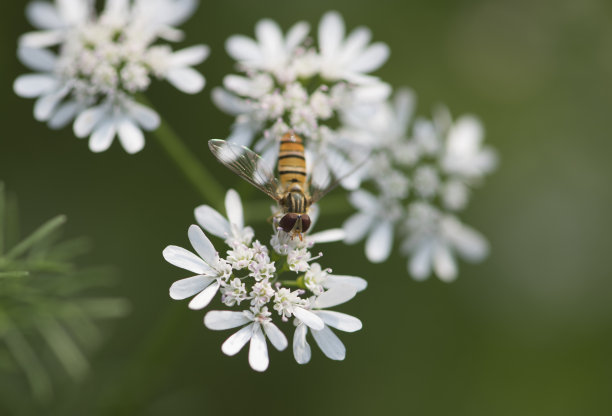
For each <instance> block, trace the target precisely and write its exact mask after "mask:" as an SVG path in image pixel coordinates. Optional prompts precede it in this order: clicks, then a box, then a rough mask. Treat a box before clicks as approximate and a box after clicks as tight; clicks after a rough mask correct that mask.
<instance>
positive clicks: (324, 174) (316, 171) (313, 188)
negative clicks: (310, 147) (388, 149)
mask: <svg viewBox="0 0 612 416" xmlns="http://www.w3.org/2000/svg"><path fill="white" fill-rule="evenodd" d="M311 159H312V158H311ZM368 159H369V155H368V156H366V157H362V158H361V159H360V162H359V163H354V162H352V161H350V160H349V158H348V157H347V156H345V155H342V154H341V153H339V152H336V151H333V150H331V149H327V151H326V154H325V155H320V156H319V157H317V158H316V160H315V163H314V164H313V165H312V168H311V169H310V172H311V174H310V202H311V204H314V203H316V202H317V201H319V200H320V199H321V198H323V197H324V196H325V195H326V194H327V193H328V192H329V191H331V190H332V189H334V188H335V187H336V186H338V185H339V184H340V183H341V182H342V181H344V180H346V179H347V178H349V177H352V176H353V175H355V176H356V177H357V175H358V173H357V171H358V170H360V168H362V167H364V166H365V165H366V163H367V161H368ZM357 186H359V180H357V182H356V183H355V184H354V187H357Z"/></svg>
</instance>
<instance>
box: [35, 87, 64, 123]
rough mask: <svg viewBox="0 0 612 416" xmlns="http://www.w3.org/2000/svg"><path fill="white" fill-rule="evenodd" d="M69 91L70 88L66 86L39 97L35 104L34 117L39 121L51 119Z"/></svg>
mask: <svg viewBox="0 0 612 416" xmlns="http://www.w3.org/2000/svg"><path fill="white" fill-rule="evenodd" d="M69 91H70V88H69V87H67V86H66V87H64V88H61V89H59V90H57V91H53V92H52V93H49V94H45V95H42V96H41V97H40V98H38V100H36V104H34V118H35V119H36V120H38V121H47V120H49V119H50V118H51V116H52V115H53V112H54V110H55V108H56V107H57V105H58V104H59V103H60V101H61V100H63V99H64V97H65V96H66V95H67V94H68V92H69Z"/></svg>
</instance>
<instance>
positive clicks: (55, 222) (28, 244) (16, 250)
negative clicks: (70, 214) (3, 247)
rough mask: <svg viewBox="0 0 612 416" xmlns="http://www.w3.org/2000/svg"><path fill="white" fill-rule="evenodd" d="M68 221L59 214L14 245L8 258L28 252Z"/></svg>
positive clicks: (7, 255)
mask: <svg viewBox="0 0 612 416" xmlns="http://www.w3.org/2000/svg"><path fill="white" fill-rule="evenodd" d="M65 222H66V216H65V215H58V216H57V217H54V218H52V219H50V220H49V221H47V222H46V223H44V224H43V225H41V226H40V227H39V228H38V229H37V230H36V231H34V232H33V233H32V234H30V235H29V236H28V237H26V238H25V239H24V240H22V241H21V242H20V243H19V244H17V245H16V246H15V247H13V248H12V249H11V250H10V251H9V252H8V253H7V254H6V258H7V259H15V258H16V257H19V256H21V255H22V254H24V253H26V252H27V251H28V250H29V249H31V248H32V247H33V246H35V245H36V244H37V243H39V242H40V241H42V240H44V239H45V238H46V237H48V236H49V235H51V234H53V233H54V232H56V231H57V230H59V228H60V227H61V226H62V225H64V223H65Z"/></svg>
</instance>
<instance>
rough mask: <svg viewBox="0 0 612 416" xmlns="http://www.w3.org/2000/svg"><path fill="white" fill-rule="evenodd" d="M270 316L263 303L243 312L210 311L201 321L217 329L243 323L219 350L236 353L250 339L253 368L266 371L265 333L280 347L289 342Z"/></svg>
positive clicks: (285, 346)
mask: <svg viewBox="0 0 612 416" xmlns="http://www.w3.org/2000/svg"><path fill="white" fill-rule="evenodd" d="M269 316H270V312H268V308H267V307H265V306H264V307H262V308H261V309H258V308H251V310H250V311H243V312H234V311H210V312H208V313H207V314H206V316H205V317H204V325H206V327H207V328H208V329H212V330H216V331H220V330H224V329H230V328H236V327H239V326H241V325H245V324H246V325H245V326H243V327H242V328H241V329H240V330H239V331H238V332H236V333H235V334H234V335H232V336H231V337H229V338H228V339H227V340H226V341H225V342H224V343H223V345H222V346H221V350H222V351H223V353H225V354H227V355H229V356H232V355H236V354H237V353H238V352H239V351H240V350H241V349H242V347H244V346H245V345H246V343H247V342H249V341H250V346H249V364H250V365H251V368H252V369H253V370H255V371H265V370H266V369H267V368H268V364H269V363H270V360H269V358H268V347H267V346H266V336H267V337H268V339H269V340H270V343H271V344H272V345H273V346H274V348H276V349H277V350H279V351H282V350H284V349H285V348H287V344H288V342H287V338H286V337H285V335H284V334H283V333H282V332H281V330H280V329H278V327H277V326H276V325H274V324H273V323H272V320H271V319H270V317H269ZM264 334H265V335H264Z"/></svg>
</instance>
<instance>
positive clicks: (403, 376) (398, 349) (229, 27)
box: [0, 0, 612, 416]
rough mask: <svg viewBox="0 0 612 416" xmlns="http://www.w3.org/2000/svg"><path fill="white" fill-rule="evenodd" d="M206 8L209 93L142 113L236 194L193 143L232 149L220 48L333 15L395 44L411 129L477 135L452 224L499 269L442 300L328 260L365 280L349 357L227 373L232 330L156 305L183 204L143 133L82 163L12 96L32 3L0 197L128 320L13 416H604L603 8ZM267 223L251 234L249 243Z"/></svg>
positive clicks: (175, 96)
mask: <svg viewBox="0 0 612 416" xmlns="http://www.w3.org/2000/svg"><path fill="white" fill-rule="evenodd" d="M203 3H204V4H201V5H200V8H199V9H198V11H197V14H196V15H195V16H194V17H193V18H191V19H190V20H189V21H188V22H187V23H186V24H185V25H184V26H183V29H184V30H185V31H186V33H187V34H188V36H187V39H186V41H185V43H184V44H185V45H192V44H195V43H206V44H208V45H210V46H211V48H212V55H211V57H210V58H209V59H208V60H207V61H206V62H205V63H204V64H202V65H201V66H200V67H199V69H200V70H201V71H202V72H203V73H204V74H205V75H206V77H207V87H206V89H205V91H204V92H203V93H201V94H199V95H197V96H186V95H184V94H181V93H179V92H177V91H176V90H174V89H173V88H172V87H171V86H169V85H168V84H162V83H158V84H155V85H154V86H153V87H152V88H151V89H150V90H149V93H148V97H149V98H150V100H151V101H152V103H153V104H154V105H155V107H156V109H157V110H158V111H159V112H160V113H161V114H162V115H163V116H164V117H165V118H166V119H167V121H168V122H169V123H170V124H171V125H172V126H173V127H174V128H175V130H176V131H177V132H178V133H179V134H180V135H181V136H182V137H183V138H184V139H185V140H186V142H187V144H188V146H189V147H190V148H191V149H192V150H193V151H194V152H196V153H197V155H198V157H199V158H200V159H201V160H202V161H204V163H206V164H207V165H209V166H210V168H211V169H213V170H214V172H216V173H218V174H219V178H220V181H221V182H222V183H223V185H224V187H230V186H233V187H238V189H239V190H245V191H246V190H248V186H243V184H242V183H239V182H238V179H237V178H236V177H234V176H232V175H229V174H228V173H227V172H226V171H225V170H224V168H223V167H221V166H220V165H219V164H217V163H216V161H214V160H213V158H212V157H211V155H210V154H209V152H208V150H207V146H206V141H207V140H208V139H210V138H223V137H225V136H226V135H227V133H228V131H229V126H230V123H231V118H230V117H228V116H226V115H223V114H222V113H221V112H220V111H219V110H217V109H216V108H215V107H214V106H213V105H212V103H211V101H210V98H209V97H210V91H211V87H213V86H217V85H220V83H221V79H222V77H223V76H224V75H225V74H227V73H229V72H231V71H233V68H232V61H231V60H230V59H229V58H228V57H227V55H226V53H225V51H224V41H225V39H226V38H227V37H228V36H230V35H232V34H235V33H242V34H247V35H249V36H252V34H253V27H254V24H255V23H256V21H257V20H259V19H261V18H264V17H270V18H273V19H275V20H277V21H278V22H280V23H281V25H282V26H283V28H284V29H287V28H288V27H289V26H290V25H291V24H293V23H294V22H295V21H297V20H300V19H305V20H308V21H309V22H310V23H311V24H312V26H313V28H316V24H317V23H318V21H319V19H320V17H321V16H322V14H323V13H324V12H325V11H327V10H330V9H336V10H338V11H340V12H341V13H342V14H343V16H344V18H345V21H346V24H347V27H348V28H349V29H352V28H354V27H356V26H359V25H366V26H369V27H370V28H371V29H372V31H373V34H374V40H377V41H384V42H387V43H388V44H389V46H390V48H391V52H392V53H391V57H390V59H389V61H388V62H387V64H386V65H385V66H384V67H383V68H382V69H381V70H380V71H379V72H378V75H380V76H381V77H382V78H383V79H385V80H386V81H388V82H389V83H391V84H392V85H393V86H395V87H399V86H403V85H408V86H410V87H412V88H413V89H414V90H415V92H416V93H417V96H418V107H417V113H418V114H421V115H429V114H430V110H431V109H432V108H433V106H434V105H436V104H438V103H441V102H443V103H445V104H447V105H448V106H449V108H450V109H451V111H452V112H453V114H454V115H459V114H463V113H474V114H477V115H478V116H480V117H481V119H482V120H483V122H484V124H485V127H486V131H487V141H488V143H489V144H491V145H493V146H494V147H496V148H497V149H498V151H499V154H500V156H501V165H500V169H499V170H498V172H496V173H495V174H494V175H493V176H491V177H490V178H489V179H488V180H487V183H486V184H485V186H484V187H483V188H481V189H479V190H478V191H476V192H475V194H474V198H473V200H472V202H471V206H470V207H469V208H468V210H467V211H466V212H465V215H464V216H463V218H464V220H465V221H466V222H467V223H468V224H471V225H473V226H474V227H475V228H477V229H479V230H481V231H482V232H483V233H484V234H485V235H486V236H487V237H488V238H489V240H490V242H491V246H492V253H491V255H490V257H489V258H488V259H487V260H486V261H485V262H484V263H483V264H480V265H475V266H474V265H466V264H462V265H461V272H460V277H459V279H458V280H457V281H456V282H455V283H452V284H450V285H449V284H445V283H442V282H440V281H439V280H437V279H435V278H434V279H430V280H428V281H426V282H424V283H417V282H414V281H413V280H412V279H411V278H409V277H408V275H407V272H406V265H405V260H404V259H403V258H401V257H399V256H394V257H393V259H392V260H391V261H389V262H387V263H385V264H384V265H371V264H369V263H368V262H367V260H365V258H364V257H363V256H362V255H361V254H362V253H363V247H362V246H357V247H343V246H342V245H340V244H337V245H332V246H328V248H327V249H326V256H325V257H326V262H325V264H326V265H329V266H331V267H333V268H334V269H335V271H336V272H339V273H340V272H341V273H346V274H351V273H352V274H355V275H361V276H363V277H365V278H367V279H368V281H369V287H368V290H367V291H365V292H363V293H361V294H360V295H359V296H358V297H357V298H356V299H355V300H354V301H352V302H350V303H349V304H347V305H345V306H344V307H343V308H342V311H344V312H347V313H350V314H354V315H356V316H358V317H359V318H361V320H362V321H363V323H364V328H363V330H361V331H359V332H357V333H354V334H341V338H342V340H343V341H344V343H345V344H346V346H347V350H348V353H347V359H346V360H345V361H344V362H333V361H330V360H328V359H327V358H325V357H324V356H323V355H322V354H321V353H320V351H318V350H317V349H316V348H314V349H313V351H314V350H317V351H316V352H314V354H313V359H312V362H311V363H310V364H308V365H306V366H299V365H298V364H296V363H295V361H294V359H293V357H292V354H291V352H290V351H286V352H283V353H279V352H277V351H272V352H271V366H270V368H269V369H268V371H267V372H266V373H264V374H258V373H256V372H254V371H252V370H251V369H250V368H249V366H248V364H247V354H246V349H245V350H243V351H242V352H241V353H240V354H239V355H238V356H237V357H226V356H224V355H223V354H222V353H221V351H220V345H221V343H222V341H223V340H224V339H225V338H226V337H227V336H228V334H229V333H228V332H212V331H209V330H207V329H205V328H204V327H203V325H202V321H201V320H202V317H203V315H204V313H203V312H194V311H191V310H189V309H188V308H187V305H186V302H176V301H171V300H170V298H169V297H168V287H169V286H170V284H171V283H172V282H173V281H174V280H177V279H178V278H181V277H184V276H185V274H184V273H182V272H181V271H179V269H177V268H174V267H172V266H170V265H169V264H167V263H165V262H164V260H163V258H162V256H161V251H162V249H163V248H164V247H165V246H166V245H168V244H177V245H182V246H187V245H188V242H187V234H186V231H187V227H188V226H189V225H190V224H192V223H193V222H194V218H193V208H194V207H195V206H197V205H199V204H201V203H202V201H201V200H200V199H199V196H198V194H197V193H196V192H195V191H194V189H193V188H192V187H191V186H190V185H189V184H188V183H187V182H186V181H185V180H184V179H183V177H182V176H181V174H180V173H179V172H178V171H177V169H176V168H175V166H173V165H172V163H171V162H170V161H169V160H168V158H167V157H166V155H165V154H164V153H163V150H162V149H161V148H160V146H158V144H157V143H156V142H155V139H154V138H153V137H152V136H150V135H149V136H148V138H149V140H148V142H147V145H146V147H145V150H144V151H143V152H141V153H139V154H137V155H135V156H129V155H127V154H126V153H125V152H124V151H123V149H121V148H120V146H118V144H117V143H114V145H113V146H112V148H111V150H110V151H107V152H105V153H102V154H92V153H91V152H90V151H89V150H88V149H87V143H86V141H80V140H78V139H76V138H75V137H74V136H73V134H72V132H71V130H70V129H65V130H61V131H50V130H49V129H48V128H47V127H46V126H45V125H44V124H41V123H39V122H36V121H34V119H33V116H32V107H33V101H32V100H27V99H22V98H18V97H17V96H15V94H14V93H13V91H12V82H13V80H14V79H15V78H16V77H17V76H18V75H19V74H22V73H24V72H26V69H25V68H24V67H23V66H22V65H21V64H20V63H19V62H18V61H17V59H16V57H15V46H16V42H17V38H18V36H19V35H20V34H21V33H23V32H25V31H27V30H29V29H30V27H29V25H28V23H27V22H26V20H25V17H24V12H23V8H24V5H25V2H21V1H14V0H12V1H10V2H3V4H2V13H0V31H1V32H0V33H1V38H0V56H2V65H1V66H0V96H1V98H0V105H1V108H0V117H1V121H2V124H1V125H2V131H1V132H0V180H2V181H5V182H6V184H7V186H8V188H9V189H10V190H12V191H13V192H15V193H16V194H17V195H18V196H19V199H20V207H21V211H20V213H21V217H22V228H23V229H24V230H25V231H26V232H27V231H29V230H32V229H34V228H35V227H36V226H37V225H39V224H40V223H42V222H43V221H45V220H46V219H48V218H50V217H52V216H53V215H56V214H60V213H62V214H66V215H67V216H68V218H69V221H68V225H67V228H68V235H69V236H80V235H87V236H89V237H91V239H92V241H93V242H94V249H93V250H92V252H91V254H89V255H87V256H86V257H85V258H83V259H82V262H83V263H87V264H89V263H91V264H107V265H112V266H115V267H116V268H117V269H118V270H119V271H120V277H121V278H120V281H119V284H118V285H117V286H116V287H114V288H112V289H111V290H108V289H107V290H106V293H109V292H110V293H112V294H113V295H116V296H121V297H125V298H128V299H129V300H130V301H131V302H132V308H133V312H132V313H131V315H129V316H128V317H127V318H125V319H123V320H120V321H117V322H114V323H113V324H111V325H108V329H109V331H108V335H109V340H108V342H107V343H106V344H105V346H104V347H103V348H102V349H100V350H98V351H97V352H96V353H95V354H94V355H93V356H92V357H91V361H92V371H91V373H90V374H89V376H88V377H87V378H86V379H85V380H84V381H83V382H81V383H78V384H77V383H74V382H72V381H71V380H70V379H69V378H68V377H67V376H65V375H63V374H62V372H61V371H59V370H58V374H57V375H56V376H55V378H54V379H55V380H56V386H55V387H56V399H55V400H53V401H52V402H50V403H46V404H38V403H36V402H33V401H32V400H31V399H30V398H29V397H28V395H27V394H26V393H27V384H25V381H23V380H19V379H17V378H16V379H14V380H13V381H12V382H13V383H23V384H24V389H23V391H24V395H23V398H21V400H22V401H23V403H21V404H20V405H19V406H18V407H19V408H20V409H21V410H19V409H17V410H13V411H17V412H18V413H19V412H21V413H22V414H53V415H73V414H74V415H83V414H96V415H97V414H109V415H110V414H130V415H140V414H143V415H167V414H193V415H195V414H198V415H200V414H207V415H217V414H224V415H233V414H297V415H302V414H303V415H307V414H308V415H311V414H316V415H328V414H355V415H369V414H374V413H376V414H410V415H448V414H452V415H521V416H529V415H538V416H540V415H555V416H559V415H610V414H612V396H611V393H612V358H611V355H612V354H611V353H612V301H611V300H612V299H611V298H612V296H611V294H612V279H610V278H611V277H612V276H611V272H610V269H611V267H610V266H611V264H612V262H611V261H610V254H609V250H610V247H612V244H611V243H612V236H611V232H610V231H611V229H612V219H611V215H610V205H611V202H612V193H611V188H612V187H611V186H610V184H609V182H610V179H612V176H611V173H612V170H611V169H610V165H611V164H610V151H611V150H612V146H611V144H610V139H611V134H610V131H611V128H610V114H611V113H610V112H611V110H612V106H611V104H612V82H611V80H612V3H611V2H609V1H607V0H580V1H576V0H550V1H547V0H539V1H529V0H498V1H495V0H494V1H478V0H470V1H466V0H461V1H457V0H446V1H443V0H430V1H411V2H391V1H384V0H378V1H357V0H353V1H348V0H347V1H320V0H310V1H305V2H289V1H258V2H247V1H238V0H226V1H223V2H203ZM249 192H250V191H249ZM251 195H256V194H251ZM256 198H258V200H261V197H260V196H259V195H256ZM247 207H248V205H247ZM247 209H248V208H247ZM323 209H325V203H324V201H323ZM323 213H325V211H324V210H323ZM343 218H344V217H343V216H341V215H333V216H327V217H326V216H325V215H323V219H322V220H321V224H320V225H319V227H317V228H319V229H323V228H328V227H333V226H339V225H340V224H341V222H342V220H343ZM267 227H268V225H267V224H266V223H265V222H259V223H256V228H257V230H259V232H258V234H259V235H262V234H261V233H262V232H265V233H267V231H268V229H267ZM356 253H359V255H356ZM0 388H2V386H0ZM19 401H20V400H17V402H19ZM0 409H4V406H0Z"/></svg>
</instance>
